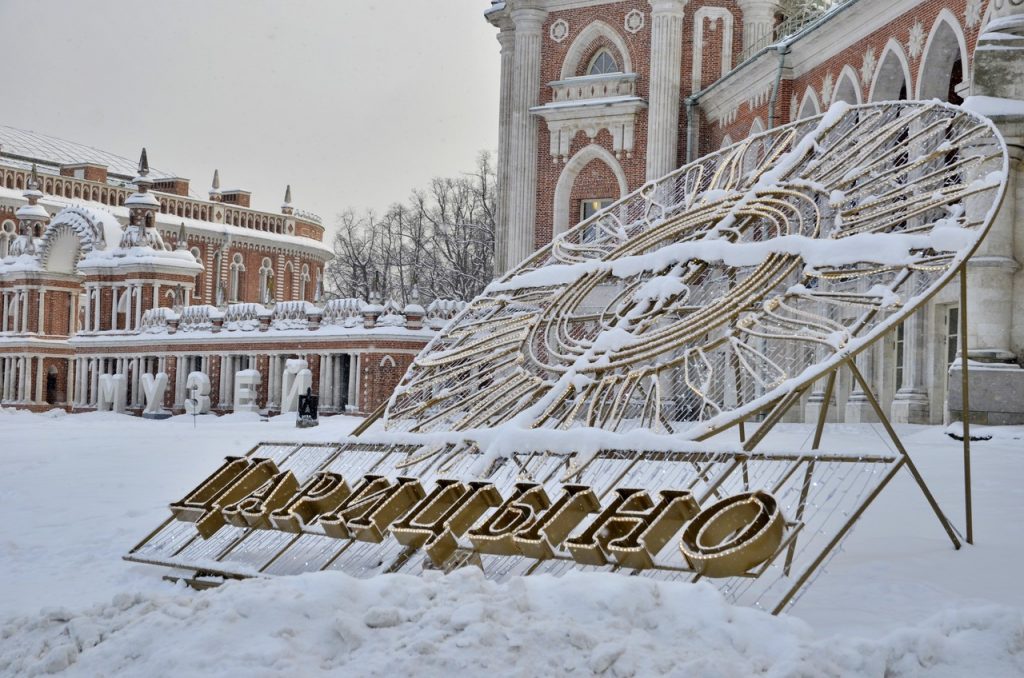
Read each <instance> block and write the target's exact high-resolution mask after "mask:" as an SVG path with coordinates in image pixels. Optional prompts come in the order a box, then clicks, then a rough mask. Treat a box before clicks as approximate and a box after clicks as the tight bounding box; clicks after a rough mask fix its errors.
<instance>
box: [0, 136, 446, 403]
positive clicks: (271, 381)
mask: <svg viewBox="0 0 1024 678" xmlns="http://www.w3.org/2000/svg"><path fill="white" fill-rule="evenodd" d="M189 183H190V182H189V180H188V179H185V178H181V177H178V176H175V175H173V174H170V173H166V172H160V171H158V170H155V169H150V167H149V163H148V159H147V158H146V153H145V151H143V153H142V159H141V161H140V163H139V164H138V166H136V165H135V163H133V162H131V161H129V160H127V159H125V158H122V157H119V156H116V155H113V154H110V153H106V152H103V151H99V150H96V149H93V148H89V147H87V146H83V145H80V144H75V143H71V142H67V141H63V140H60V139H54V138H50V137H45V136H42V135H39V134H35V133H32V132H26V131H22V130H16V129H12V128H9V127H0V296H2V313H0V405H3V406H13V407H20V408H29V409H34V410H44V409H50V408H53V407H60V408H65V409H67V410H69V411H71V410H73V411H87V410H93V409H96V408H106V409H115V410H122V411H127V412H134V413H142V412H143V411H146V412H148V413H152V414H154V415H157V416H164V415H166V414H167V413H180V412H182V411H184V409H185V405H186V401H187V400H189V399H190V398H194V397H196V396H197V395H202V396H204V397H207V398H209V408H210V410H211V411H213V412H215V413H216V412H229V411H232V410H233V409H237V408H238V406H239V403H238V402H236V401H237V400H238V394H239V393H240V391H239V388H243V391H241V392H242V393H244V396H245V403H244V404H245V409H252V410H259V411H264V412H270V413H276V412H280V411H281V410H282V408H284V409H294V398H292V399H289V398H288V394H287V393H286V392H285V391H286V389H285V387H286V386H289V385H291V384H293V383H295V381H296V379H298V381H299V382H300V384H303V385H304V384H305V383H306V382H303V378H304V379H306V381H308V382H309V383H308V385H309V387H311V388H312V389H313V391H314V392H315V393H317V394H318V395H319V396H320V407H321V410H322V411H324V412H327V413H333V412H360V413H365V412H369V411H372V410H373V409H375V408H376V407H377V406H378V405H379V404H380V403H382V402H383V401H384V400H386V399H387V397H388V396H389V395H390V393H391V391H392V390H393V388H394V386H395V385H396V384H397V383H398V380H399V379H400V378H401V375H402V374H403V373H404V371H405V368H406V367H407V366H408V364H409V363H410V362H411V360H412V358H413V356H414V355H415V354H416V353H418V352H419V350H420V349H421V348H422V347H423V346H424V344H425V343H426V342H427V341H428V340H429V339H430V338H431V337H432V336H433V334H434V333H435V331H436V329H437V328H438V327H439V326H440V325H441V324H443V323H444V322H446V320H447V319H448V318H450V317H451V316H452V315H453V314H454V313H455V312H457V311H458V310H459V308H461V305H460V304H459V303H456V302H446V301H443V300H439V301H434V302H433V303H432V304H430V305H429V306H428V307H427V308H423V307H422V306H420V305H418V304H415V303H411V304H408V305H406V306H404V307H399V306H398V305H396V304H395V303H394V302H391V301H385V300H382V299H374V298H371V299H369V300H361V299H332V300H329V301H326V300H324V299H323V298H322V279H323V269H324V264H325V263H326V262H327V261H328V260H329V259H330V257H331V251H330V249H329V248H328V247H327V246H326V245H325V244H324V242H323V237H324V228H323V226H322V225H321V223H320V219H319V217H317V216H315V215H313V214H310V213H308V212H304V211H302V210H300V209H298V208H296V207H295V206H293V205H292V200H291V188H290V187H289V188H288V189H287V190H286V191H285V199H284V203H283V204H282V206H281V210H280V212H279V213H271V212H264V211H260V210H256V209H253V208H252V207H250V197H251V196H250V194H249V192H247V191H244V190H227V189H222V188H221V187H220V177H219V175H218V173H217V172H214V175H213V181H212V185H211V187H210V189H209V190H208V191H207V195H206V196H203V197H200V196H198V195H195V194H194V193H193V192H192V191H191V190H190V186H189ZM304 370H309V372H308V373H305V375H302V374H300V373H302V372H303V371H304ZM253 371H255V372H253ZM239 373H243V375H244V376H245V379H244V380H243V381H244V382H245V383H244V384H242V383H240V382H239V380H238V379H237V375H238V374H239ZM160 375H166V376H163V377H161V376H160Z"/></svg>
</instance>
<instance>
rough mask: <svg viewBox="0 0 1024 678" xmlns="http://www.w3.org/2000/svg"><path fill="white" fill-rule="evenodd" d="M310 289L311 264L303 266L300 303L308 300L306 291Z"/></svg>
mask: <svg viewBox="0 0 1024 678" xmlns="http://www.w3.org/2000/svg"><path fill="white" fill-rule="evenodd" d="M308 287H309V264H303V265H302V282H301V283H300V285H299V301H305V300H306V296H307V295H306V289H307V288H308Z"/></svg>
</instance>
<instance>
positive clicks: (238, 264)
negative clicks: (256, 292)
mask: <svg viewBox="0 0 1024 678" xmlns="http://www.w3.org/2000/svg"><path fill="white" fill-rule="evenodd" d="M244 286H245V264H244V263H243V262H242V254H241V253H240V252H235V254H234V255H233V256H232V257H231V285H230V290H229V292H230V294H229V296H230V297H231V299H230V300H231V301H238V300H239V296H240V294H241V291H242V289H243V287H244Z"/></svg>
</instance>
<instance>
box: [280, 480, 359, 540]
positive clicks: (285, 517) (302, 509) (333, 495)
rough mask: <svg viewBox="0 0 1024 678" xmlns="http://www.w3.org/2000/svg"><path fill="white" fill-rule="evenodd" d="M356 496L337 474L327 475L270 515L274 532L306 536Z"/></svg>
mask: <svg viewBox="0 0 1024 678" xmlns="http://www.w3.org/2000/svg"><path fill="white" fill-rule="evenodd" d="M350 494H352V490H350V489H349V486H348V483H346V482H345V479H344V478H343V477H341V475H339V474H337V473H330V472H327V471H323V472H321V473H317V474H315V475H314V476H312V477H311V478H310V479H309V480H307V481H306V482H305V483H304V484H303V485H302V487H300V488H299V491H298V492H297V493H296V494H295V495H293V496H292V497H291V499H289V500H288V501H287V503H285V504H284V505H283V506H281V507H280V508H278V509H276V510H274V511H273V512H272V513H271V514H270V523H271V524H272V525H273V526H274V529H277V530H282V531H284V532H295V533H298V532H302V528H303V527H304V526H306V525H310V524H312V523H313V522H314V521H315V520H316V519H317V518H319V517H320V516H322V515H324V514H325V513H330V512H331V511H334V510H336V509H337V508H338V507H339V506H341V503H342V502H343V501H345V500H346V499H348V497H349V495H350Z"/></svg>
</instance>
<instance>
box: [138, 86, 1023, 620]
mask: <svg viewBox="0 0 1024 678" xmlns="http://www.w3.org/2000/svg"><path fill="white" fill-rule="evenodd" d="M1006 168H1007V154H1006V150H1005V146H1004V144H1003V141H1002V139H1001V137H1000V136H999V134H998V132H997V131H996V130H995V129H994V128H993V126H992V125H991V124H990V123H989V122H988V121H986V120H985V119H983V118H980V117H977V116H975V115H973V114H971V113H968V112H965V111H963V110H961V109H959V108H955V107H951V106H947V105H944V104H939V103H937V102H935V103H908V102H900V103H889V104H874V105H867V106H858V107H850V106H846V105H843V104H837V105H835V106H833V107H832V109H831V110H830V111H829V112H828V113H826V114H825V115H823V116H819V117H817V118H812V119H808V120H804V121H800V122H798V123H794V124H792V125H788V126H786V127H780V128H778V129H775V130H772V131H770V132H768V133H765V134H761V135H758V136H755V137H751V138H749V139H747V140H746V141H744V142H742V143H740V144H737V145H735V146H732V147H729V148H726V149H723V150H721V151H719V152H718V153H715V154H712V155H709V156H706V157H704V158H702V159H700V160H697V161H696V162H693V163H691V164H689V165H686V166H684V167H682V168H680V169H679V170H677V171H675V172H673V173H671V174H669V175H667V176H666V177H664V178H662V179H660V180H658V181H656V182H652V183H650V184H647V185H645V186H644V187H643V188H641V189H640V190H639V191H637V192H635V193H633V194H631V195H629V196H627V197H625V198H624V199H622V200H620V201H619V202H617V203H615V204H613V205H611V206H610V207H608V208H606V209H605V210H602V211H601V212H599V213H597V214H595V215H594V216H593V217H591V218H590V219H588V220H587V221H584V222H583V223H581V224H579V225H578V226H576V227H575V228H573V229H572V230H570V231H568V232H567V233H565V234H563V235H561V236H559V237H558V238H556V239H555V241H554V242H553V243H552V244H551V245H549V246H547V247H545V248H543V249H541V250H540V251H539V252H537V253H536V254H535V255H534V256H532V257H531V258H530V259H528V260H527V261H525V262H524V263H523V264H521V265H520V266H519V267H518V268H516V269H515V270H513V271H511V272H509V273H508V274H507V275H505V276H504V277H503V278H501V279H500V280H498V281H496V282H494V283H492V284H491V285H490V286H489V287H488V288H487V289H486V290H485V291H484V293H483V294H482V295H480V296H479V297H478V298H477V299H475V300H474V301H473V302H472V303H471V304H469V305H468V306H467V307H466V308H465V310H463V311H462V312H461V313H460V314H459V315H458V316H457V317H456V318H455V319H453V320H452V322H451V323H450V324H449V325H448V327H447V328H446V329H445V330H444V331H442V332H441V333H439V335H438V336H437V337H436V338H435V339H434V340H433V341H432V342H431V343H430V344H429V345H428V346H427V347H426V348H425V349H424V351H423V352H422V353H421V354H420V355H419V356H418V357H417V359H416V360H415V362H414V363H413V365H412V366H411V367H410V369H409V371H408V373H407V374H406V375H405V377H404V378H403V380H402V382H401V384H400V385H399V387H398V388H397V389H396V391H395V393H394V395H393V396H392V398H391V400H390V402H389V403H388V405H387V408H386V411H383V412H382V413H380V414H379V415H378V416H377V417H376V418H380V419H382V420H383V422H382V423H383V426H382V427H381V430H380V431H379V432H374V433H371V434H368V435H360V436H358V437H352V438H349V439H347V440H344V441H341V442H339V443H332V444H324V445H308V444H305V445H300V444H263V445H260V446H258V447H257V448H256V449H254V450H252V451H250V453H249V454H248V455H246V456H244V457H239V458H229V459H228V461H227V462H226V463H225V464H224V466H222V467H221V468H220V469H219V470H217V471H216V472H214V473H213V475H211V476H210V477H209V478H207V479H206V480H205V481H203V482H202V483H200V484H199V485H198V486H197V487H196V488H195V489H194V490H192V491H191V492H188V493H187V494H184V495H183V496H182V497H181V499H180V500H179V501H176V502H175V503H173V504H172V505H171V512H172V516H171V517H170V518H168V520H167V521H166V522H165V523H164V525H162V526H160V527H159V528H157V530H155V531H154V532H153V533H152V534H151V535H149V537H147V538H146V539H145V540H143V542H141V543H140V544H139V545H138V546H136V547H135V548H134V549H133V550H132V551H131V552H130V553H129V554H128V555H127V556H126V557H127V558H128V559H130V560H135V561H141V562H150V563H155V564H161V565H167V566H172V567H177V568H183V569H187V570H190V571H192V572H195V573H197V574H200V575H212V576H220V577H224V576H260V575H277V574H294V573H300V572H308V571H315V570H322V569H337V570H342V571H345V572H349V573H351V574H354V575H357V576H368V575H372V574H377V573H384V572H418V571H422V570H424V569H427V568H430V569H441V570H451V569H453V568H456V567H461V566H476V567H480V568H482V569H483V571H484V572H485V574H487V575H488V576H491V577H494V578H498V579H500V578H505V577H509V576H515V575H533V574H539V573H553V574H558V573H560V572H563V571H565V570H567V569H569V568H576V569H579V568H591V569H593V568H597V569H607V570H615V571H620V572H624V573H628V574H633V575H636V576H645V577H655V578H661V579H681V580H687V581H693V580H696V579H707V580H709V581H712V582H715V583H716V584H717V585H718V586H719V588H720V589H721V590H722V591H723V592H724V593H725V594H726V596H727V597H728V598H729V599H731V600H734V601H736V602H738V603H742V604H749V605H755V606H758V607H762V608H764V609H768V610H771V611H773V612H779V611H781V610H783V609H785V607H786V606H787V605H788V604H790V603H791V602H792V601H793V600H795V597H796V594H797V593H798V592H799V591H800V589H801V588H802V587H803V586H804V585H805V584H806V583H807V581H809V579H810V578H811V577H813V575H814V574H815V572H816V571H818V568H819V567H820V566H821V564H822V563H823V562H824V561H825V560H826V559H827V558H829V557H830V556H831V555H833V554H834V553H835V552H836V549H835V547H836V546H837V545H838V544H839V542H840V541H841V540H842V539H843V538H844V537H845V536H846V535H847V534H848V533H849V530H850V529H851V527H852V526H853V524H854V523H855V522H856V519H857V518H858V517H859V516H860V514H861V513H862V512H863V511H864V510H865V509H866V508H867V506H868V505H869V504H870V502H871V501H872V500H873V499H874V497H875V496H877V494H878V493H879V492H880V491H881V490H882V489H883V488H884V486H885V485H886V483H887V482H888V481H889V479H890V478H892V476H893V475H894V474H895V473H897V472H899V471H900V469H902V468H904V467H906V468H907V469H908V471H909V472H910V473H912V474H913V476H914V478H915V479H916V480H917V482H918V484H919V485H920V487H921V489H922V491H923V494H924V498H925V499H926V500H927V501H928V502H929V503H930V505H931V507H932V509H933V510H934V512H935V514H936V516H937V517H938V518H939V521H940V523H941V525H942V527H943V528H945V530H946V532H947V534H948V535H949V537H950V539H951V541H952V542H953V544H954V545H955V546H959V539H958V535H957V532H956V530H955V528H954V527H953V525H952V523H951V522H950V521H949V519H948V518H947V517H946V516H945V514H944V513H943V512H942V510H941V509H940V507H939V506H938V504H937V503H936V502H935V500H934V498H933V497H932V495H931V493H930V492H929V491H928V488H927V485H926V484H925V483H924V480H923V478H921V476H920V474H919V473H918V472H917V469H916V467H915V466H914V464H913V461H912V459H911V457H910V455H909V454H908V453H907V450H906V449H905V447H904V446H903V445H902V443H901V441H900V440H899V439H898V437H896V435H895V432H894V431H893V430H892V428H891V426H889V425H888V420H887V419H886V418H885V413H884V412H883V410H882V409H881V408H880V407H879V406H878V404H877V400H876V398H875V396H874V393H873V391H872V388H871V385H870V384H868V383H867V382H866V381H865V380H864V378H863V376H862V375H861V373H860V370H859V369H858V368H857V365H856V362H855V361H854V358H855V357H856V355H857V354H858V353H859V352H861V351H862V350H864V349H865V348H867V347H868V346H870V345H871V344H872V342H874V341H876V340H878V339H879V338H880V337H882V336H883V335H884V334H885V333H887V332H888V331H890V330H892V329H893V328H894V327H895V326H896V325H898V324H899V323H900V322H902V321H903V320H904V319H905V318H906V317H907V316H908V315H909V314H911V313H913V312H914V310H915V309H917V308H918V307H919V306H920V305H921V304H923V303H924V302H925V301H926V300H927V299H928V298H929V297H930V296H931V295H932V294H934V293H935V292H936V291H937V290H938V289H940V288H941V287H942V286H943V285H945V284H946V283H948V282H949V281H950V280H951V279H952V277H953V276H955V275H956V274H957V273H958V272H962V270H963V266H964V263H965V262H966V260H967V258H968V257H969V256H970V255H971V253H972V252H973V251H974V250H975V248H976V247H977V245H978V243H979V242H980V240H981V238H982V237H983V236H984V234H985V232H986V230H987V228H988V227H989V224H990V223H991V221H992V218H993V215H994V214H995V212H996V210H997V209H998V206H999V204H1000V202H1001V201H1002V196H1003V192H1004V190H1005V177H1006ZM840 369H847V370H849V371H850V373H851V374H852V376H853V378H854V379H855V380H856V381H857V382H858V383H859V385H860V387H861V388H862V389H863V391H864V392H865V393H866V395H867V397H868V399H869V401H870V402H871V404H872V405H873V406H874V408H875V412H876V414H877V415H878V417H879V418H880V420H881V421H882V423H883V425H885V427H886V430H887V431H888V432H889V435H890V437H891V438H892V443H893V447H894V449H895V452H894V453H893V454H892V455H866V454H862V453H861V452H860V451H858V450H842V451H829V452H826V451H823V450H822V449H821V445H820V444H821V441H822V434H823V429H824V422H825V420H826V417H827V413H828V408H829V402H830V400H831V392H832V388H833V386H834V384H835V379H836V375H837V373H838V371H839V370H840ZM816 382H817V383H821V382H824V383H825V387H824V391H823V393H822V394H819V395H820V396H821V398H820V402H821V406H820V409H819V417H818V426H817V429H816V432H815V436H814V441H813V444H812V445H811V449H810V451H802V452H796V451H792V450H767V449H763V448H764V445H763V441H764V438H765V436H766V435H767V434H768V433H769V432H770V431H771V429H772V427H773V426H774V425H775V424H776V423H778V422H779V421H780V420H781V419H782V417H783V416H784V415H785V414H786V412H787V411H788V410H789V408H790V407H792V406H793V405H794V403H798V402H800V400H801V397H802V396H804V395H805V394H807V393H808V392H809V391H810V389H811V388H812V386H813V385H814V384H815V383H816ZM373 419H374V418H371V421H372V420H373ZM369 423H371V422H370V421H368V422H367V425H368V424H369ZM363 428H365V426H364V427H363Z"/></svg>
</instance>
